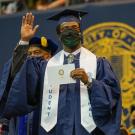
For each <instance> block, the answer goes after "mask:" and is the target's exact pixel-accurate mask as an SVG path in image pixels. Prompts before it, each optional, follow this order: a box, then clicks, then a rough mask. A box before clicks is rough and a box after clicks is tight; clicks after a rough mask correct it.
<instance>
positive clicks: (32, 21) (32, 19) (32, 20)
mask: <svg viewBox="0 0 135 135" xmlns="http://www.w3.org/2000/svg"><path fill="white" fill-rule="evenodd" d="M34 18H35V17H34V16H33V15H32V18H31V24H30V25H31V26H32V27H33V23H34Z"/></svg>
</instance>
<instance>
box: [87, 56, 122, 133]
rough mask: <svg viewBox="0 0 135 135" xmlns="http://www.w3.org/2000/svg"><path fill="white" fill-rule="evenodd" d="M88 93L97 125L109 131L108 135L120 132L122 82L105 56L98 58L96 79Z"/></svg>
mask: <svg viewBox="0 0 135 135" xmlns="http://www.w3.org/2000/svg"><path fill="white" fill-rule="evenodd" d="M88 93H89V97H90V101H91V107H92V114H93V118H94V121H95V123H96V125H97V127H99V128H100V129H101V130H102V131H104V133H108V134H107V135H111V133H113V134H115V133H116V132H119V127H120V121H121V90H120V84H119V81H118V79H117V77H116V75H115V73H114V71H113V69H112V67H111V65H110V63H109V62H108V61H107V60H106V59H105V58H98V60H97V75H96V79H95V80H93V82H92V86H91V88H89V89H88ZM114 128H115V130H114ZM116 134H117V133H116Z"/></svg>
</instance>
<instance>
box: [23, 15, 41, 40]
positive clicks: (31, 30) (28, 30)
mask: <svg viewBox="0 0 135 135" xmlns="http://www.w3.org/2000/svg"><path fill="white" fill-rule="evenodd" d="M33 23H34V16H33V15H32V13H27V14H26V15H25V16H23V17H22V26H21V40H23V41H29V40H30V39H31V38H32V37H33V36H34V35H35V33H36V32H37V29H38V27H39V25H36V26H33Z"/></svg>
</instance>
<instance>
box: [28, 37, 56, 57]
mask: <svg viewBox="0 0 135 135" xmlns="http://www.w3.org/2000/svg"><path fill="white" fill-rule="evenodd" d="M29 45H30V46H36V47H39V48H41V49H43V50H45V51H51V55H54V54H55V52H56V51H57V49H58V46H57V45H56V43H54V42H53V41H52V40H51V39H49V38H45V37H41V38H40V37H33V38H31V40H30V41H29Z"/></svg>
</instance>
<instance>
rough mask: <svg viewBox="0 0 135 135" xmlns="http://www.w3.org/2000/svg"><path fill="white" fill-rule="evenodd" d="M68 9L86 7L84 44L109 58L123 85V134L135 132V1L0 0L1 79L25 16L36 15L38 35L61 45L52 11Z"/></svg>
mask: <svg viewBox="0 0 135 135" xmlns="http://www.w3.org/2000/svg"><path fill="white" fill-rule="evenodd" d="M65 8H71V9H77V10H83V11H86V12H88V15H87V16H85V17H84V18H83V19H82V22H81V29H82V32H83V35H84V39H83V40H84V47H86V48H88V49H89V50H90V51H92V52H93V53H95V54H96V55H98V56H103V57H106V58H107V59H108V60H109V61H110V62H111V64H112V66H113V69H114V71H115V73H116V75H117V77H118V78H119V80H120V83H121V88H122V107H123V108H122V110H123V114H122V121H121V134H123V135H127V134H130V135H131V134H132V135H135V0H0V78H1V73H2V68H3V65H4V63H6V61H7V60H8V59H10V58H11V57H12V51H13V49H14V47H15V46H16V44H17V42H18V41H19V40H20V26H21V18H22V16H23V15H25V13H26V12H32V13H33V14H34V15H35V18H36V19H35V24H39V26H40V27H39V30H38V32H37V35H38V36H43V35H44V36H47V37H50V38H51V39H52V40H54V41H55V42H57V43H58V44H59V50H60V49H61V45H60V42H59V40H58V37H57V34H56V29H55V28H56V25H57V22H53V21H48V20H47V18H48V17H50V16H51V15H52V14H54V13H56V12H59V11H61V10H63V9H65Z"/></svg>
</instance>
